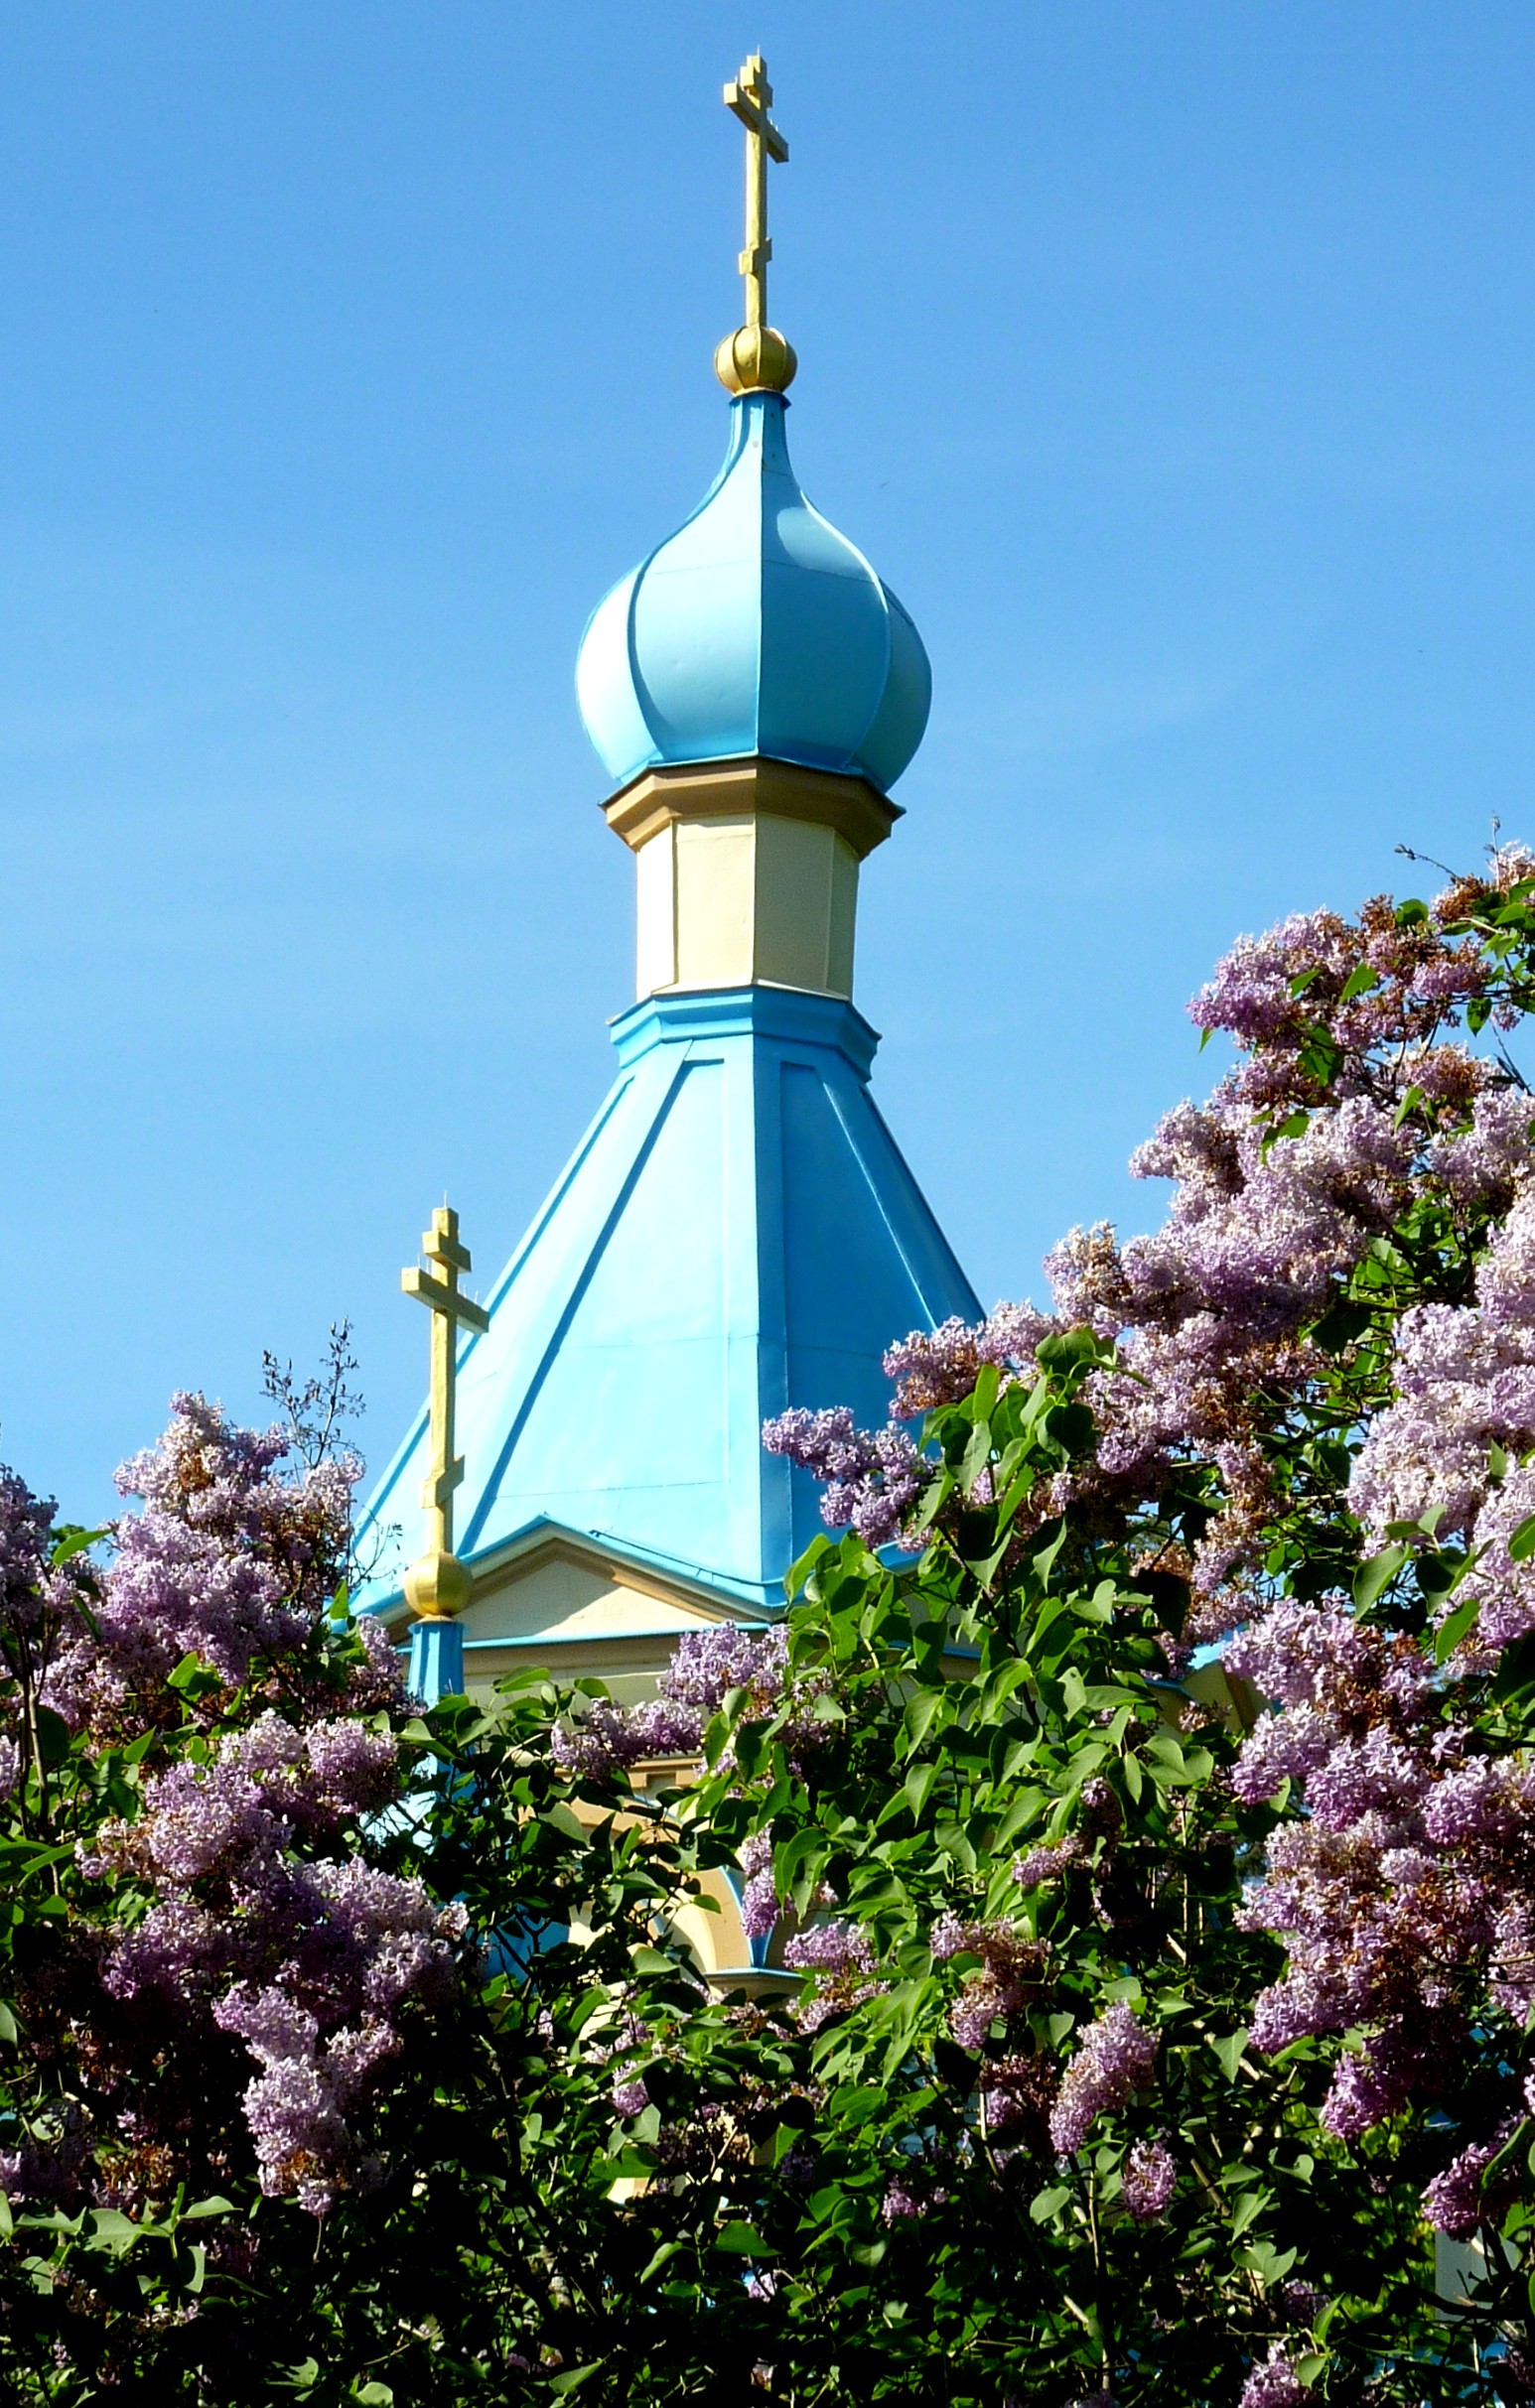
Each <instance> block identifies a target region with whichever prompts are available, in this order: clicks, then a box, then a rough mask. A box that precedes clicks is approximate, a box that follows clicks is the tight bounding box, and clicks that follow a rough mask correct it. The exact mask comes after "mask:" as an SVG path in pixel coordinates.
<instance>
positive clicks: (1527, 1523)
mask: <svg viewBox="0 0 1535 2408" xmlns="http://www.w3.org/2000/svg"><path fill="white" fill-rule="evenodd" d="M1508 1552H1509V1554H1510V1555H1511V1556H1512V1558H1513V1560H1514V1562H1515V1563H1523V1562H1524V1560H1525V1558H1526V1557H1527V1556H1529V1555H1535V1514H1526V1515H1525V1517H1524V1520H1523V1521H1522V1522H1521V1523H1520V1524H1519V1527H1518V1529H1517V1530H1515V1531H1514V1532H1512V1533H1511V1535H1510V1537H1509V1540H1508Z"/></svg>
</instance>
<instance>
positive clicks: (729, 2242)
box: [714, 2216, 773, 2257]
mask: <svg viewBox="0 0 1535 2408" xmlns="http://www.w3.org/2000/svg"><path fill="white" fill-rule="evenodd" d="M714 2246H715V2248H716V2249H728V2250H729V2251H730V2252H731V2254H732V2256H734V2257H771V2256H772V2255H773V2247H772V2243H771V2242H770V2241H765V2240H764V2238H763V2236H762V2234H761V2233H760V2232H759V2231H758V2230H757V2228H756V2226H755V2225H753V2224H747V2223H743V2222H742V2220H741V2218H740V2217H739V2216H736V2217H733V2218H732V2220H731V2221H730V2223H728V2224H722V2225H721V2226H720V2229H719V2231H718V2232H717V2233H716V2234H715V2236H714Z"/></svg>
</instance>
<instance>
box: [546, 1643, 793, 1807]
mask: <svg viewBox="0 0 1535 2408" xmlns="http://www.w3.org/2000/svg"><path fill="white" fill-rule="evenodd" d="M787 1659H788V1636H787V1633H786V1632H785V1631H784V1629H783V1627H782V1625H781V1624H776V1625H774V1626H773V1628H771V1629H770V1630H766V1631H752V1630H747V1629H745V1628H743V1626H742V1625H741V1624H740V1623H736V1622H722V1623H718V1624H716V1625H715V1627H714V1628H713V1629H712V1630H702V1631H686V1632H684V1633H683V1635H682V1637H681V1638H680V1639H679V1640H678V1642H677V1645H676V1648H675V1650H674V1651H673V1654H672V1657H671V1661H670V1663H669V1664H668V1665H667V1667H666V1669H665V1671H664V1672H662V1673H661V1675H660V1679H659V1681H658V1683H657V1693H656V1695H655V1696H654V1697H652V1698H648V1699H646V1700H645V1702H644V1703H643V1704H641V1705H635V1706H628V1707H626V1706H620V1705H615V1704H613V1703H612V1702H611V1701H610V1700H609V1699H607V1698H595V1699H594V1700H593V1701H592V1702H591V1703H590V1704H589V1705H588V1706H587V1707H586V1709H585V1711H584V1713H583V1715H582V1717H581V1720H580V1721H579V1722H576V1723H571V1724H566V1725H563V1726H561V1727H560V1728H559V1729H557V1730H556V1732H555V1735H554V1753H555V1757H556V1760H557V1761H558V1762H559V1763H560V1764H561V1765H563V1766H564V1767H565V1769H566V1770H567V1771H568V1772H572V1773H578V1774H581V1775H583V1776H584V1777H585V1778H587V1779H588V1780H599V1781H600V1780H606V1779H607V1777H608V1776H609V1775H610V1774H611V1773H613V1772H614V1771H615V1770H616V1769H618V1768H619V1767H625V1766H629V1765H635V1764H640V1763H643V1762H645V1761H647V1760H649V1759H653V1758H656V1757H666V1756H696V1755H697V1753H698V1751H699V1749H700V1747H701V1746H702V1744H703V1735H704V1730H705V1727H706V1725H707V1724H708V1722H709V1721H710V1719H711V1717H712V1716H714V1715H715V1714H717V1713H718V1712H719V1710H720V1707H721V1706H722V1705H723V1704H724V1702H725V1699H726V1697H727V1696H728V1695H729V1694H730V1693H731V1691H732V1690H734V1689H742V1690H745V1691H746V1693H747V1697H748V1700H749V1705H750V1710H751V1711H752V1713H754V1714H756V1715H767V1714H770V1713H772V1712H773V1711H774V1710H775V1708H776V1707H777V1706H778V1705H779V1704H780V1703H781V1701H782V1697H783V1688H784V1679H785V1672H786V1665H787Z"/></svg>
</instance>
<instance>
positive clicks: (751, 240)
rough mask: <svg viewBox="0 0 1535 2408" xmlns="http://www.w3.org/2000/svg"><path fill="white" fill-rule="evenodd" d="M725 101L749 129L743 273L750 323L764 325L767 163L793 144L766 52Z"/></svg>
mask: <svg viewBox="0 0 1535 2408" xmlns="http://www.w3.org/2000/svg"><path fill="white" fill-rule="evenodd" d="M725 105H726V107H727V108H728V109H731V110H732V111H734V113H735V115H736V116H738V117H739V118H740V119H741V122H742V124H743V125H744V126H745V127H746V129H747V241H746V249H745V250H744V251H743V252H742V254H741V274H742V277H743V279H744V281H745V283H746V289H747V290H746V311H747V325H748V326H749V327H765V326H766V325H767V324H768V260H769V259H770V258H771V257H772V244H771V243H770V242H769V241H768V160H769V159H775V160H776V161H777V162H778V165H779V166H780V167H781V166H782V164H783V162H784V161H785V160H786V159H787V157H788V144H787V143H786V142H785V141H784V139H783V136H782V135H781V134H780V133H779V131H778V129H777V127H776V126H775V125H774V124H773V122H772V119H771V118H770V117H769V116H768V110H769V109H770V108H771V106H772V85H771V84H770V83H769V82H768V67H767V63H766V62H765V60H764V58H763V55H762V53H761V51H754V52H753V53H752V56H751V58H750V59H745V60H743V61H742V64H741V67H740V69H739V71H738V73H737V76H736V80H735V82H734V83H727V84H726V86H725Z"/></svg>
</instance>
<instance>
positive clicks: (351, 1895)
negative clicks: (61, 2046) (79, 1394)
mask: <svg viewBox="0 0 1535 2408" xmlns="http://www.w3.org/2000/svg"><path fill="white" fill-rule="evenodd" d="M356 1474H357V1466H356V1465H355V1463H354V1462H353V1461H352V1460H351V1459H350V1458H349V1457H343V1458H341V1459H340V1460H332V1461H322V1462H320V1463H318V1464H312V1463H309V1462H306V1461H302V1460H301V1461H299V1462H298V1464H297V1465H296V1466H295V1465H294V1464H293V1463H292V1461H291V1460H290V1456H289V1451H288V1440H287V1438H286V1437H285V1435H284V1434H283V1433H282V1432H280V1431H265V1432H253V1431H248V1430H241V1429H238V1428H236V1427H235V1426H234V1425H232V1424H231V1423H229V1422H228V1421H227V1420H226V1419H225V1417H224V1415H223V1413H222V1412H221V1410H220V1409H219V1408H218V1407H217V1406H215V1405H209V1404H207V1403H206V1402H205V1401H204V1400H203V1399H202V1398H199V1397H191V1396H183V1397H178V1398H177V1399H176V1400H175V1401H174V1412H173V1419H172V1422H171V1425H170V1428H169V1429H168V1430H167V1432H166V1434H165V1436H164V1438H163V1439H162V1440H161V1442H160V1444H159V1445H158V1446H157V1447H155V1448H153V1449H151V1450H149V1451H148V1452H147V1453H145V1454H142V1455H140V1456H138V1457H136V1458H135V1459H134V1460H133V1461H132V1462H131V1463H130V1464H127V1465H125V1466H124V1467H123V1470H122V1472H121V1473H120V1474H119V1486H120V1488H121V1489H122V1490H123V1492H124V1493H125V1494H127V1495H130V1496H136V1497H138V1498H139V1499H140V1500H141V1501H142V1504H141V1510H140V1511H138V1512H136V1513H125V1514H124V1515H123V1516H122V1518H121V1519H120V1521H119V1522H118V1524H117V1526H116V1529H115V1531H114V1532H113V1533H112V1534H111V1536H112V1538H113V1539H114V1541H115V1549H114V1552H113V1554H112V1557H111V1559H110V1561H109V1562H108V1563H107V1565H106V1566H105V1568H104V1569H98V1568H95V1567H93V1566H92V1565H91V1563H90V1560H89V1558H88V1557H85V1556H82V1555H80V1556H76V1557H75V1558H73V1560H72V1561H71V1562H69V1563H66V1564H65V1565H64V1566H63V1567H61V1569H60V1570H59V1571H57V1572H56V1571H54V1570H53V1569H52V1568H51V1566H50V1563H49V1560H48V1542H49V1539H50V1537H51V1528H50V1525H51V1519H52V1513H51V1509H50V1508H48V1507H46V1506H43V1505H41V1504H40V1503H38V1501H36V1500H30V1499H28V1497H27V1495H26V1492H25V1491H24V1490H23V1489H22V1487H21V1484H20V1483H18V1482H15V1481H14V1480H10V1479H6V1480H4V1481H0V1646H3V1647H5V1648H6V1649H7V1650H10V1649H11V1648H12V1647H14V1649H15V1650H16V1651H19V1653H17V1654H16V1655H15V1656H14V1658H13V1659H12V1661H11V1663H10V1667H9V1669H10V1671H11V1672H12V1673H13V1675H14V1679H13V1681H12V1682H11V1683H8V1684H6V1686H7V1698H8V1700H10V1699H14V1697H16V1696H20V1695H25V1694H30V1695H31V1696H32V1697H33V1698H35V1699H38V1700H41V1702H42V1703H43V1704H44V1705H46V1706H48V1707H50V1708H52V1710H53V1711H55V1712H57V1713H59V1714H61V1715H62V1716H63V1717H64V1719H65V1721H66V1723H67V1724H68V1725H69V1727H70V1730H71V1731H73V1732H74V1733H76V1734H78V1736H79V1738H80V1740H81V1742H82V1749H83V1752H84V1753H85V1755H86V1756H87V1757H88V1755H89V1754H91V1753H93V1752H94V1751H96V1750H98V1749H101V1748H103V1747H106V1748H116V1747H119V1746H121V1744H122V1743H123V1742H124V1741H129V1740H131V1741H135V1742H137V1743H138V1745H137V1746H136V1748H135V1750H134V1754H135V1758H136V1759H140V1760H142V1771H141V1775H140V1778H141V1779H142V1783H143V1786H142V1791H141V1794H140V1801H139V1810H138V1811H137V1813H136V1814H134V1815H133V1816H132V1817H131V1818H119V1819H116V1820H110V1821H107V1822H105V1823H100V1824H97V1823H94V1822H91V1823H89V1824H87V1831H88V1836H85V1837H81V1838H80V1839H78V1841H77V1843H76V1857H77V1860H78V1863H79V1867H80V1871H81V1872H82V1874H83V1875H84V1877H85V1879H86V1880H87V1881H89V1882H96V1883H100V1884H101V1885H103V1886H102V1888H101V1889H100V1890H99V1891H98V1892H97V1893H96V1894H95V1899H96V1903H95V1904H94V1905H93V1906H87V1907H86V1908H85V1909H84V1910H83V1911H82V1912H81V1913H79V1915H78V1916H77V1917H76V1918H74V1919H73V1920H72V1921H71V1925H70V1953H69V1960H68V1961H69V1981H68V1983H67V1984H65V1985H64V1986H63V1987H59V1986H58V1977H57V1976H50V1977H48V1978H47V1979H44V1978H43V1977H42V1975H41V1974H40V1986H39V1987H38V1989H37V1990H36V1992H35V1994H27V1995H25V1996H23V1997H22V1999H21V2004H22V2008H23V2013H24V2014H25V2015H26V2017H27V2018H28V2024H29V2029H30V2030H32V2031H33V2032H34V2033H35V2034H36V2036H37V2046H38V2048H39V2049H40V2050H41V2051H44V2052H46V2051H47V2050H48V2049H49V2048H55V2049H57V2047H58V2032H57V2030H56V2027H57V2025H58V2022H59V2018H60V2017H64V2018H66V2028H67V2029H68V2030H70V2032H72V2033H74V2034H75V2035H77V2036H78V2040H77V2044H76V2045H77V2046H78V2047H79V2048H80V2049H81V2050H82V2051H83V2053H84V2057H85V2059H86V2061H87V2062H88V2065H89V2072H90V2084H91V2096H92V2100H93V2105H92V2115H93V2117H94V2118H95V2128H93V2129H91V2130H90V2131H88V2132H87V2131H85V2130H84V2128H83V2126H74V2127H70V2128H68V2129H66V2128H65V2127H63V2126H61V2127H60V2129H59V2130H57V2131H50V2129H49V2128H48V2127H47V2124H46V2119H45V2121H44V2122H43V2123H40V2124H39V2125H38V2126H37V2127H36V2129H35V2131H34V2133H33V2137H32V2139H31V2140H30V2141H29V2143H28V2146H27V2149H26V2150H25V2151H23V2152H13V2153H12V2155H13V2156H14V2157H16V2159H17V2162H16V2163H14V2164H12V2163H9V2162H8V2163H7V2165H6V2167H5V2168H4V2169H3V2172H4V2174H5V2177H6V2180H7V2183H8V2187H9V2188H10V2189H11V2190H12V2191H13V2192H14V2193H16V2194H17V2195H19V2196H25V2197H28V2198H31V2199H33V2200H43V2199H57V2200H59V2201H61V2202H69V2203H70V2204H73V2205H77V2204H79V2202H80V2201H81V2200H84V2201H87V2202H94V2203H95V2204H97V2205H118V2204H127V2205H142V2204H144V2203H145V2202H146V2201H149V2200H152V2199H156V2198H159V2197H160V2196H162V2195H163V2194H164V2192H165V2191H166V2189H167V2187H168V2186H169V2187H174V2184H175V2183H176V2182H177V2181H178V2180H185V2181H187V2182H189V2183H196V2184H199V2185H201V2186H202V2187H204V2188H207V2187H208V2184H209V2174H210V2173H211V2172H212V2171H213V2169H214V2168H215V2167H217V2166H219V2165H221V2164H227V2162H228V2153H229V2151H230V2149H231V2147H232V2146H233V2145H234V2142H235V2136H236V2134H237V2132H238V2130H239V2126H240V2123H241V2119H242V2117H243V2123H244V2127H245V2129H246V2131H247V2133H248V2136H249V2142H250V2145H251V2147H252V2150H253V2153H254V2156H255V2160H256V2164H257V2167H258V2170H259V2174H260V2178H261V2181H262V2183H263V2185H264V2187H265V2188H266V2189H267V2190H268V2191H270V2192H273V2193H276V2194H281V2195H284V2196H292V2197H294V2198H296V2199H298V2200H299V2201H300V2203H301V2204H302V2205H303V2206H304V2207H307V2208H309V2209H310V2210H311V2211H313V2212H315V2213H321V2212H323V2211H324V2210H325V2209H326V2208H327V2207H329V2205H330V2204H331V2202H332V2200H333V2199H334V2197H335V2195H336V2193H337V2191H338V2190H339V2189H341V2188H343V2187H346V2186H355V2185H357V2184H359V2183H362V2182H364V2181H365V2180H367V2179H368V2161H367V2158H366V2153H365V2150H364V2148H363V2146H362V2129H363V2122H364V2120H365V2116H364V2109H365V2102H366V2100H367V2097H368V2094H369V2091H370V2087H371V2086H372V2082H373V2077H374V2075H375V2073H376V2070H377V2069H378V2068H379V2067H380V2066H381V2065H382V2063H383V2062H384V2061H385V2060H386V2059H388V2058H390V2057H392V2056H394V2055H395V2054H397V2053H398V2052H399V2050H400V2049H401V2048H402V2047H403V2046H404V2045H405V2042H406V2038H407V2034H408V2030H409V2026H410V2023H411V2020H412V2019H413V2018H414V2017H416V2016H418V2015H419V2013H420V2012H421V2011H422V2010H423V2009H425V2008H427V2007H429V2006H431V2005H434V2004H440V2003H442V2002H444V2001H446V2000H447V1999H448V1997H449V1996H450V1995H451V1993H452V1992H453V1990H454V1989H455V1987H456V1985H457V1983H458V1980H459V1966H458V1959H459V1953H460V1941H461V1939H462V1935H463V1931H464V1916H463V1913H462V1911H461V1910H460V1909H458V1908H448V1909H444V1908H442V1907H441V1906H440V1905H439V1904H438V1903H437V1902H436V1901H434V1900H433V1899H432V1898H431V1897H430V1896H429V1894H428V1892H427V1891H426V1889H425V1887H424V1886H423V1885H422V1884H421V1883H420V1882H418V1881H414V1880H402V1879H400V1878H398V1877H396V1876H394V1875H392V1874H390V1873H387V1872H385V1871H384V1870H382V1869H381V1867H380V1866H379V1865H378V1864H377V1863H376V1862H375V1861H374V1855H375V1848H374V1843H373V1837H372V1834H373V1832H374V1830H375V1828H376V1825H377V1818H378V1817H380V1816H386V1815H387V1812H388V1809H389V1808H390V1807H392V1806H396V1805H397V1804H398V1802H399V1799H400V1795H401V1781H400V1766H399V1750H398V1744H397V1741H396V1739H395V1737H394V1735H393V1727H391V1726H392V1725H393V1724H394V1723H395V1721H396V1720H397V1718H398V1716H399V1715H400V1713H401V1712H402V1710H403V1705H404V1698H403V1687H402V1682H401V1677H400V1672H399V1667H398V1665H397V1663H396V1661H395V1659H394V1656H393V1652H392V1650H391V1649H390V1647H389V1644H388V1641H387V1638H386V1636H385V1635H384V1634H383V1633H382V1632H381V1631H374V1630H373V1629H371V1627H369V1628H368V1629H367V1630H366V1631H365V1632H363V1633H360V1634H358V1635H357V1636H355V1637H349V1636H343V1635H342V1634H340V1633H338V1632H336V1631H334V1630H333V1629H332V1626H331V1624H330V1621H329V1605H330V1600H331V1597H332V1593H333V1591H334V1588H335V1585H336V1583H337V1580H338V1579H339V1578H340V1576H341V1575H342V1573H343V1571H344V1569H345V1565H346V1561H347V1554H348V1547H349V1498H350V1491H351V1486H352V1483H353V1481H354V1479H355V1477H356ZM189 1655H190V1656H192V1657H194V1658H196V1659H198V1660H199V1661H200V1664H201V1666H202V1667H203V1668H204V1669H205V1670H209V1671H211V1672H213V1673H214V1674H216V1675H217V1681H216V1683H215V1685H214V1688H213V1690H212V1692H211V1694H210V1695H209V1694H206V1693H205V1692H204V1691H202V1690H199V1689H198V1688H197V1687H193V1688H191V1689H188V1688H186V1687H184V1686H178V1687H177V1688H171V1687H170V1686H168V1680H167V1676H168V1674H169V1673H171V1672H173V1671H174V1670H175V1669H176V1668H177V1666H178V1665H179V1664H180V1662H181V1660H182V1659H183V1658H184V1657H185V1656H189ZM23 1658H24V1659H25V1660H24V1661H23ZM4 1710H5V1711H9V1710H10V1706H9V1704H8V1705H7V1707H6V1708H5V1709H4ZM0 1719H3V1716H0ZM199 1719H201V1720H202V1721H203V1724H204V1730H205V1734H207V1733H209V1732H211V1733H212V1734H214V1735H212V1736H208V1735H205V1736H203V1737H198V1736H196V1735H195V1731H194V1730H190V1729H189V1721H190V1722H191V1723H192V1724H194V1725H195V1723H196V1722H197V1721H198V1720H199ZM9 1736H10V1734H9V1732H4V1733H0V1737H7V1738H8V1737H9ZM146 1750H147V1751H148V1752H147V1753H146ZM75 1827H76V1828H78V1826H77V1825H76V1826H75ZM125 1899H126V1900H127V1901H128V1902H129V1903H130V1905H131V1912H128V1913H121V1912H119V1911H118V1910H119V1908H120V1907H121V1904H122V1902H123V1901H124V1900H125ZM70 1984H72V1985H73V1988H72V1989H70V1987H69V1985H70ZM233 2043H242V2044H243V2048H240V2047H236V2046H231V2044H233ZM251 2060H254V2064H255V2067H256V2072H255V2074H254V2076H253V2077H252V2078H250V2079H249V2080H248V2081H245V2080H244V2076H245V2074H246V2072H247V2071H248V2066H249V2062H250V2061H251ZM242 2081H243V2082H244V2088H243V2097H241V2091H240V2085H241V2083H242Z"/></svg>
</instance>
